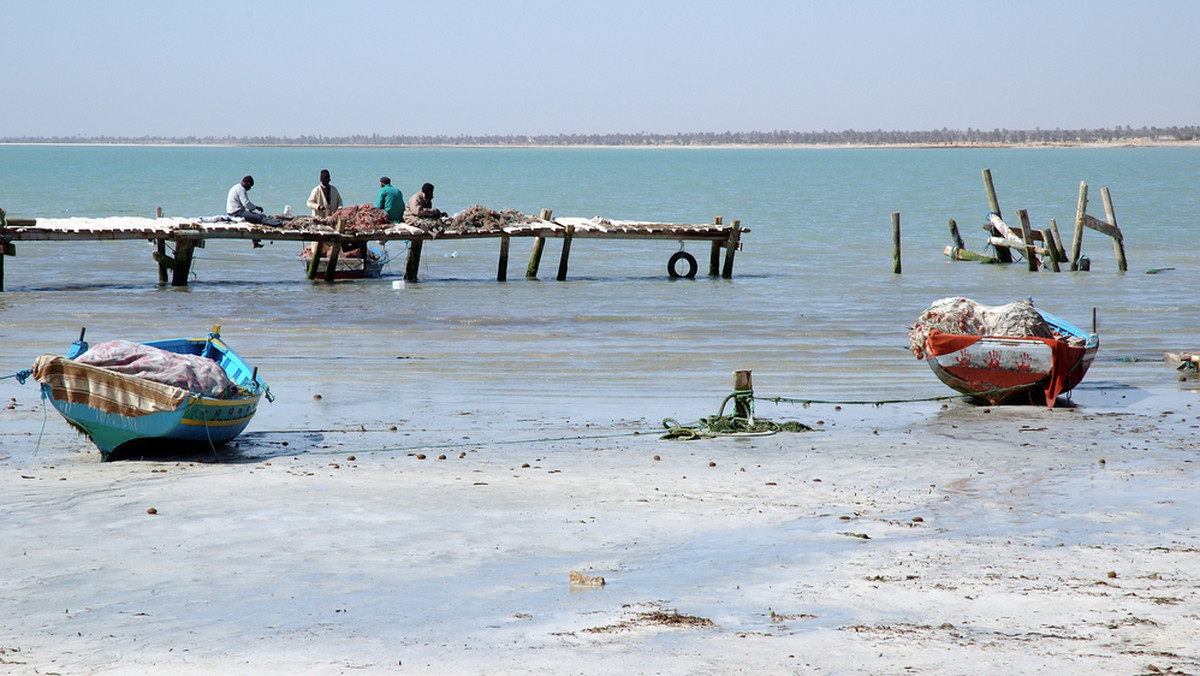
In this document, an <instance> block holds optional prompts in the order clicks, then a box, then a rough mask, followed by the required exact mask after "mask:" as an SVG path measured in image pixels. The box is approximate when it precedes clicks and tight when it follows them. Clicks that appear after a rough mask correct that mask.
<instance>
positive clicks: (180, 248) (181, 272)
mask: <svg viewBox="0 0 1200 676" xmlns="http://www.w3.org/2000/svg"><path fill="white" fill-rule="evenodd" d="M195 249H196V240H194V239H178V240H175V269H174V270H172V271H171V272H172V274H171V286H187V283H188V274H189V273H190V272H191V271H192V252H193V251H195Z"/></svg>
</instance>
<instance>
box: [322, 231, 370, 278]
mask: <svg viewBox="0 0 1200 676" xmlns="http://www.w3.org/2000/svg"><path fill="white" fill-rule="evenodd" d="M334 229H335V231H336V232H337V235H336V236H335V237H334V239H333V241H332V242H330V243H329V260H328V261H327V262H326V263H325V281H326V282H332V281H333V280H334V275H336V274H337V262H338V256H340V255H341V253H342V233H343V232H345V230H346V219H345V218H339V219H338V222H337V226H336V227H335V228H334ZM364 262H366V259H364Z"/></svg>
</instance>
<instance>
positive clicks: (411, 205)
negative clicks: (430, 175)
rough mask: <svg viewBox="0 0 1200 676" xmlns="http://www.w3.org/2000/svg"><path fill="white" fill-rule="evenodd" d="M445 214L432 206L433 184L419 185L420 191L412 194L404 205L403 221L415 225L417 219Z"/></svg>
mask: <svg viewBox="0 0 1200 676" xmlns="http://www.w3.org/2000/svg"><path fill="white" fill-rule="evenodd" d="M445 215H446V214H445V213H443V212H441V211H438V210H437V209H434V208H433V184H432V183H426V184H425V185H423V186H421V192H419V193H417V194H415V195H413V196H412V198H411V199H409V200H408V204H407V205H406V206H405V207H404V222H405V223H408V224H409V225H417V221H423V220H436V219H439V218H441V217H442V216H445Z"/></svg>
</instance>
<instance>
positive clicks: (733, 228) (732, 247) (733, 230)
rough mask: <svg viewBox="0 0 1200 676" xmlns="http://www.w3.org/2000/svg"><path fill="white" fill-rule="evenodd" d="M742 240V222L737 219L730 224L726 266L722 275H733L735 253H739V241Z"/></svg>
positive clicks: (727, 276) (726, 277)
mask: <svg viewBox="0 0 1200 676" xmlns="http://www.w3.org/2000/svg"><path fill="white" fill-rule="evenodd" d="M741 240H742V222H741V221H738V220H735V221H734V222H733V223H731V224H730V226H729V240H728V241H727V242H725V267H723V268H722V269H721V277H723V278H724V279H730V278H732V277H733V255H734V254H735V253H737V248H738V243H739V242H741Z"/></svg>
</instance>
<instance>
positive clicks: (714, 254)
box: [708, 216, 725, 277]
mask: <svg viewBox="0 0 1200 676" xmlns="http://www.w3.org/2000/svg"><path fill="white" fill-rule="evenodd" d="M723 222H725V217H724V216H713V225H720V224H721V223H723ZM719 274H721V242H720V240H715V239H714V240H713V242H712V249H711V250H710V251H709V254H708V276H709V277H716V276H717V275H719Z"/></svg>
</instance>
